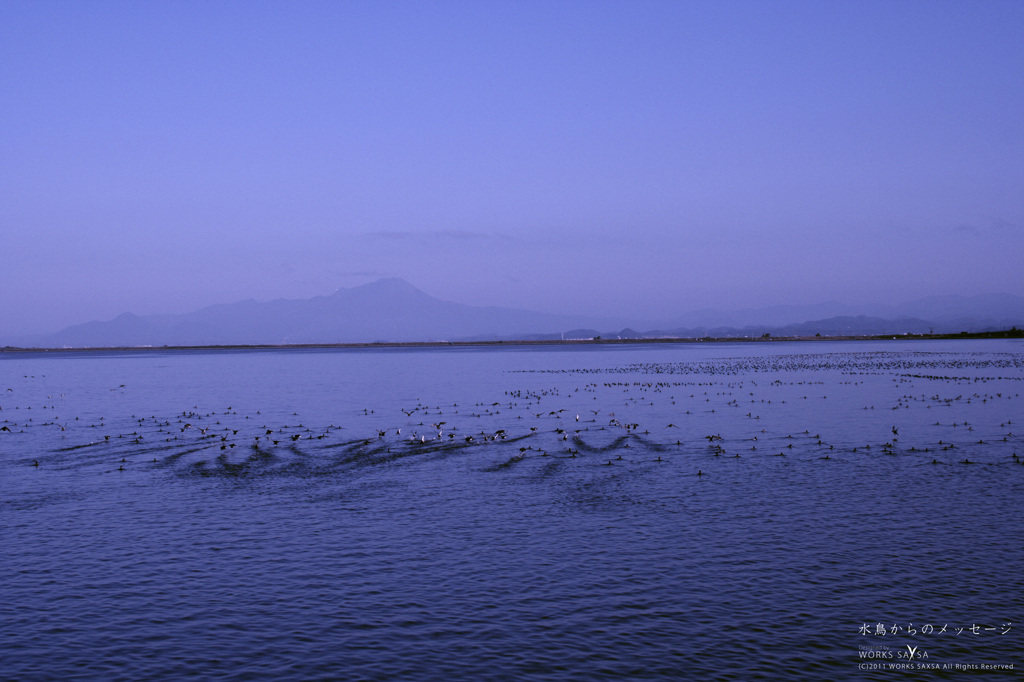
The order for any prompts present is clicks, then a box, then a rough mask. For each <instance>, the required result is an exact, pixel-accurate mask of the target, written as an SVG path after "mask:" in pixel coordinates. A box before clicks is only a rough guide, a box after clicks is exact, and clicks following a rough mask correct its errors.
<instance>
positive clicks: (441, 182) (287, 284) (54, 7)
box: [0, 0, 1024, 336]
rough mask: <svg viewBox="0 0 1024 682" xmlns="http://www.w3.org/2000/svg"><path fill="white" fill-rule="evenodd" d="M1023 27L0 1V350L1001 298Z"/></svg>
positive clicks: (794, 6)
mask: <svg viewBox="0 0 1024 682" xmlns="http://www.w3.org/2000/svg"><path fill="white" fill-rule="evenodd" d="M1022 36H1024V3H1022V2H1008V3H1002V2H979V1H977V0H972V1H971V2H962V3H942V2H933V1H929V2H920V3H916V2H878V3H872V2H844V3H839V2H835V3H831V2H823V1H815V2H808V3H790V2H775V3H772V2H761V1H759V2H740V3H727V2H717V1H716V2H711V1H708V2H699V3H689V2H651V3H644V2H636V1H631V2H616V3H601V2H591V1H587V2H572V3H557V2H550V1H545V2H533V3H530V2H515V3H500V2H490V1H487V2H482V1H476V2H467V3H456V2H438V3H430V2H422V1H420V2H409V3H404V2H370V3H354V2H330V3H311V2H306V3H301V2H280V3H261V2H252V1H246V2H238V3H232V2H209V3H196V2H160V3H158V2H126V3H115V2H40V1H32V2H26V3H20V2H12V1H11V0H5V1H4V2H3V3H0V237H2V238H0V249H2V251H0V292H2V293H0V332H2V333H0V336H4V335H7V334H18V333H32V332H41V331H53V330H56V329H58V328H61V327H63V326H66V325H68V324H73V323H77V322H83V321H87V320H90V319H108V318H111V317H113V316H114V315H116V314H118V313H121V312H125V311H131V312H134V313H138V314H145V313H159V312H188V311H191V310H195V309H198V308H200V307H202V306H205V305H208V304H212V303H222V302H232V301H236V300H240V299H245V298H256V299H258V300H269V299H273V298H280V297H285V298H305V297H309V296H313V295H317V294H329V293H331V292H333V291H334V290H335V289H337V288H338V287H349V286H355V285H358V284H363V283H366V282H369V281H372V280H374V279H377V278H379V277H382V276H397V277H402V278H404V279H406V280H408V281H409V282H411V283H412V284H414V285H416V286H418V287H420V288H421V289H423V290H425V291H426V292H427V293H430V294H432V295H435V296H438V297H441V298H445V299H449V300H453V301H458V302H462V303H470V304H481V305H484V304H486V305H502V306H514V307H522V308H530V309H535V310H542V311H547V312H561V313H581V314H588V315H618V316H629V317H647V318H653V317H668V316H671V315H675V314H678V313H682V312H685V311H688V310H693V309H697V308H703V307H719V308H739V307H748V306H760V305H771V304H775V303H813V302H820V301H824V300H829V299H836V300H840V301H845V302H850V303H856V302H865V301H902V300H909V299H912V298H916V297H919V296H924V295H930V294H947V293H961V294H977V293H994V292H1008V293H1014V294H1024V276H1022V274H1021V263H1022V261H1024V39H1022Z"/></svg>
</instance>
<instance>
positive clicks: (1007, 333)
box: [0, 328, 1024, 353]
mask: <svg viewBox="0 0 1024 682" xmlns="http://www.w3.org/2000/svg"><path fill="white" fill-rule="evenodd" d="M1019 338H1024V331H1022V330H1019V329H1016V328H1014V329H1007V330H1002V331H991V332H978V333H973V334H971V333H967V332H961V333H959V334H897V335H896V336H893V335H892V334H874V335H870V336H767V335H765V336H760V337H756V338H751V337H732V336H726V337H702V338H678V337H672V338H653V339H604V338H600V337H597V338H593V339H534V340H528V339H520V340H494V341H378V342H369V343H294V344H292V343H289V344H230V345H209V346H98V347H82V348H77V347H76V348H20V347H15V346H5V347H3V348H0V353H97V352H112V351H116V352H152V351H216V350H223V351H239V350H319V349H331V348H336V349H361V348H371V349H372V348H451V347H468V348H472V347H501V346H602V345H634V344H635V345H644V344H692V343H778V342H783V341H785V342H792V341H893V340H900V341H909V340H911V339H913V340H935V341H942V340H951V339H1019Z"/></svg>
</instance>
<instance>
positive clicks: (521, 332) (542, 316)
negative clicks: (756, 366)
mask: <svg viewBox="0 0 1024 682" xmlns="http://www.w3.org/2000/svg"><path fill="white" fill-rule="evenodd" d="M864 311H870V312H872V313H873V314H870V315H869V314H867V313H866V312H864ZM1014 325H1016V326H1018V327H1024V297H1020V296H1013V295H1010V294H989V295H981V296H972V297H961V296H941V297H940V296H935V297H929V298H924V299H920V300H918V301H911V302H908V303H902V304H898V305H893V306H849V305H845V304H840V303H836V302H826V303H821V304H815V305H806V306H790V305H786V306H773V307H770V308H762V309H748V310H741V311H735V312H722V311H715V310H699V311H695V312H692V313H687V314H686V315H682V316H680V317H678V318H675V319H673V320H671V321H669V322H664V323H660V324H658V323H650V322H640V321H637V320H620V319H613V318H609V319H595V318H588V317H582V316H572V315H552V314H547V313H537V312H531V311H527V310H517V309H510V308H498V307H480V306H469V305H464V304H460V303H452V302H449V301H442V300H440V299H437V298H434V297H433V296H430V295H428V294H426V293H424V292H423V291H421V290H419V289H417V288H416V287H414V286H412V285H411V284H409V283H408V282H405V281H404V280H401V279H397V278H391V279H382V280H378V281H376V282H373V283H370V284H366V285H363V286H359V287H353V288H350V289H339V290H338V291H337V292H335V293H334V294H332V295H330V296H315V297H313V298H310V299H299V300H287V299H278V300H274V301H268V302H264V303H260V302H257V301H255V300H252V299H249V300H245V301H239V302H237V303H227V304H217V305H212V306H209V307H206V308H203V309H201V310H198V311H196V312H194V313H186V314H181V315H145V316H139V315H133V314H132V313H124V314H122V315H119V316H118V317H116V318H114V319H113V320H110V321H107V322H87V323H84V324H79V325H74V326H71V327H68V328H66V329H64V330H62V331H60V332H57V333H55V334H46V335H39V336H35V337H30V338H25V339H11V340H5V341H4V343H5V344H7V345H15V346H21V347H39V348H60V347H79V348H80V347H91V348H101V347H117V346H164V345H167V346H206V345H242V344H268V345H278V344H301V343H361V342H396V341H397V342H401V341H480V340H494V339H507V340H517V339H558V338H565V339H582V338H593V337H596V336H601V337H603V338H657V337H683V338H696V337H706V336H712V337H730V336H731V337H744V336H752V337H757V336H761V335H763V334H772V335H773V336H814V335H815V334H821V335H822V336H847V335H871V334H903V333H913V334H921V333H929V332H932V331H934V332H935V333H957V332H960V331H969V332H973V331H984V330H989V329H1007V328H1009V327H1010V326H1014ZM602 329H603V330H608V329H618V330H619V331H610V332H609V331H604V332H601V331H598V330H602ZM637 329H645V330H648V331H643V332H638V331H636V330H637ZM566 330H570V331H566Z"/></svg>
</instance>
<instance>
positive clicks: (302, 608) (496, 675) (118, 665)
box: [0, 340, 1024, 680]
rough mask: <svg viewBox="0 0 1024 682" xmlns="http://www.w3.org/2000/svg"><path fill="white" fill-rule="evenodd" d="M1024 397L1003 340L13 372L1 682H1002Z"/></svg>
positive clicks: (80, 362)
mask: <svg viewBox="0 0 1024 682" xmlns="http://www.w3.org/2000/svg"><path fill="white" fill-rule="evenodd" d="M1022 380H1024V344H1022V343H1021V342H1019V341H1009V340H1007V341H1003V340H992V341H931V342H923V341H917V342H914V341H885V342H877V341H876V342H820V343H818V342H806V343H803V342H802V343H780V342H772V343H737V344H720V343H713V344H700V343H689V344H673V345H630V346H584V347H529V346H520V347H508V348H501V349H496V348H463V347H457V348H432V349H415V350H413V349H385V348H382V349H360V350H322V351H321V350H318V351H298V350H289V351H250V352H227V351H221V352H199V351H196V352H181V351H176V352H159V351H149V352H137V353H116V352H110V353H74V354H63V353H17V354H15V353H4V354H0V408H2V412H0V422H2V424H0V427H7V429H9V430H0V541H2V543H3V550H2V551H3V554H2V556H3V561H2V569H0V643H2V646H0V679H5V680H7V679H10V680H58V679H59V680H93V679H95V680H143V679H145V680H177V679H183V678H188V679H196V680H261V679H274V680H281V679H289V680H391V679H415V680H505V679H536V680H599V679H614V680H619V679H723V680H725V679H733V680H751V679H893V678H894V675H901V676H902V675H906V674H908V673H906V672H898V671H896V670H895V667H896V666H903V667H911V668H914V669H915V670H914V671H913V672H912V673H909V674H910V676H911V677H913V678H914V679H961V678H963V677H965V676H971V677H973V676H974V675H978V674H983V675H986V678H987V679H1001V678H1005V679H1010V678H1014V677H1015V676H1016V674H1017V672H1018V671H1019V670H1020V669H1021V666H1022V665H1024V659H1022V652H1024V645H1022V638H1021V636H1020V635H1021V632H1022V631H1024V623H1021V622H1019V621H1020V616H1021V613H1022V605H1024V590H1022V588H1024V584H1022V582H1024V581H1022V570H1024V523H1022V512H1024V466H1022V464H1021V461H1022V458H1024V439H1022V438H1021V436H1020V435H1018V434H1019V433H1024V401H1022V400H1021V397H1020V395H1019V394H1020V393H1021V392H1022V388H1024V385H1022V383H1024V381H1022ZM399 429H400V430H401V431H400V433H399ZM882 633H884V634H882ZM908 656H909V657H908ZM958 665H959V666H970V665H976V666H979V669H977V670H973V671H968V672H964V671H963V670H960V669H957V668H955V667H954V666H958ZM1007 665H1013V666H1014V671H1013V672H1009V671H1003V672H998V671H996V672H993V671H986V670H982V669H981V666H1007ZM936 666H937V667H938V669H937V670H933V669H931V668H935V667H936ZM942 666H947V667H946V668H945V669H943V667H942Z"/></svg>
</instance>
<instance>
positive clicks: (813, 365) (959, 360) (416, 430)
mask: <svg viewBox="0 0 1024 682" xmlns="http://www.w3.org/2000/svg"><path fill="white" fill-rule="evenodd" d="M551 375H559V376H558V377H557V378H556V379H555V380H554V381H552V379H553V378H554V377H552V376H551ZM595 377H597V379H598V380H594V379H595ZM6 378H7V380H8V383H9V384H10V385H8V386H6V387H4V391H3V396H2V397H0V456H3V457H4V459H6V460H7V461H8V463H16V464H18V465H20V466H26V467H33V468H36V469H39V470H46V469H70V468H80V467H94V468H96V469H97V471H98V472H103V473H118V472H122V473H123V472H130V471H133V470H134V471H137V470H139V469H140V468H142V467H146V468H150V469H153V468H156V469H160V470H167V469H170V470H172V471H174V472H176V473H178V474H184V475H189V476H203V477H208V476H230V477H242V478H244V477H255V476H260V475H268V474H273V475H289V474H290V475H297V476H323V475H340V474H341V473H343V472H344V471H346V470H351V469H353V468H354V467H366V466H382V465H401V464H405V463H414V462H417V461H421V460H423V459H424V458H427V459H429V458H436V457H450V456H459V455H464V456H479V459H480V462H481V467H480V468H481V470H483V471H501V470H507V469H510V468H512V467H514V466H517V465H519V464H521V463H523V462H526V461H528V460H537V461H546V462H548V463H551V462H555V461H558V462H561V463H563V464H567V465H568V464H571V465H573V466H591V465H592V466H602V467H617V466H618V467H622V466H638V465H641V466H673V467H676V466H678V467H682V472H685V473H688V474H692V475H695V476H698V477H704V476H708V475H709V471H708V466H707V464H705V462H706V461H707V460H708V459H716V460H717V459H720V458H733V459H736V460H742V459H743V458H749V457H779V458H789V459H797V460H803V461H809V460H824V461H830V460H848V459H850V458H855V457H865V456H886V457H893V456H904V457H906V456H912V457H916V458H919V460H920V462H921V463H926V464H933V465H940V464H943V465H957V464H959V465H976V464H988V465H1003V464H1022V463H1024V461H1022V459H1021V457H1020V455H1019V454H1018V453H1021V452H1024V447H1022V441H1021V437H1020V436H1018V435H1015V433H1014V420H1013V418H1012V417H1013V416H1014V415H1015V414H1022V413H1024V412H1022V403H1021V402H1020V396H1019V388H1020V382H1021V380H1022V378H1024V354H1015V353H941V352H892V353H886V352H881V353H822V354H792V355H773V356H760V357H741V358H722V359H718V360H704V361H700V362H691V363H643V364H631V365H625V366H621V367H610V368H603V369H594V368H579V369H558V370H522V371H519V372H512V373H510V374H509V375H508V378H509V383H510V384H512V383H515V382H519V383H520V384H527V385H528V386H522V385H520V386H511V385H510V386H509V388H508V389H507V390H505V391H504V392H503V395H500V396H497V395H495V396H491V397H490V399H488V400H480V399H479V398H478V399H477V401H476V402H473V403H471V404H470V403H461V404H460V402H459V401H458V400H457V399H456V400H451V399H445V400H441V399H439V398H436V397H435V398H433V399H431V400H428V401H423V400H419V401H417V402H416V403H415V404H393V405H367V406H365V407H362V408H359V409H349V410H347V412H345V413H339V414H338V418H337V420H336V421H337V422H338V423H337V424H335V423H330V424H322V423H321V424H312V423H307V421H306V420H304V419H303V418H302V417H301V416H300V415H299V414H298V412H292V413H291V415H290V416H291V418H289V419H288V420H287V422H285V421H284V420H281V419H280V418H275V419H271V418H269V417H268V416H267V415H269V414H278V415H280V414H281V409H280V407H281V406H280V405H275V406H268V409H267V410H266V413H265V412H264V410H255V411H251V410H250V411H247V412H243V413H239V411H238V410H236V409H235V408H233V407H232V406H230V405H224V406H218V407H217V408H215V409H211V408H207V409H202V408H200V407H199V405H192V406H188V407H185V408H183V409H181V410H180V411H178V412H176V413H174V414H159V415H157V414H148V415H143V414H130V415H125V414H109V415H99V416H87V415H85V414H79V415H75V414H70V413H68V411H67V410H66V409H65V407H64V406H65V397H66V395H67V394H66V393H54V394H48V395H46V396H45V399H42V400H39V399H37V400H35V401H26V400H24V399H22V394H25V395H29V394H32V393H33V391H31V390H30V388H31V382H33V381H34V380H35V379H36V376H34V375H30V374H24V375H22V376H20V377H6ZM552 383H553V384H554V385H548V384H552ZM541 384H545V387H543V388H541V387H539V386H540V385H541ZM109 390H110V391H112V392H120V393H123V394H130V392H131V390H132V387H131V386H129V385H123V384H122V385H119V386H116V387H110V389H109ZM270 407H272V408H273V409H269V408H270Z"/></svg>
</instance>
